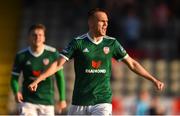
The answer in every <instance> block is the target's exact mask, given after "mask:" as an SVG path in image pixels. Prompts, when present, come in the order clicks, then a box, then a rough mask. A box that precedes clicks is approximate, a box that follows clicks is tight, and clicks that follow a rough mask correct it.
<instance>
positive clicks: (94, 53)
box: [78, 44, 112, 59]
mask: <svg viewBox="0 0 180 116" xmlns="http://www.w3.org/2000/svg"><path fill="white" fill-rule="evenodd" d="M78 53H79V55H78V56H81V57H82V58H85V59H108V58H110V57H111V55H112V48H111V46H109V45H104V44H100V45H93V44H91V45H83V46H81V47H80V48H79V49H78Z"/></svg>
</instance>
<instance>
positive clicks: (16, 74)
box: [11, 72, 20, 76]
mask: <svg viewBox="0 0 180 116" xmlns="http://www.w3.org/2000/svg"><path fill="white" fill-rule="evenodd" d="M11 74H12V75H15V76H19V75H20V73H16V72H11Z"/></svg>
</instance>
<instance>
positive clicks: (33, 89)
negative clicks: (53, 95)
mask: <svg viewBox="0 0 180 116" xmlns="http://www.w3.org/2000/svg"><path fill="white" fill-rule="evenodd" d="M37 87H38V85H37V84H36V83H35V82H33V83H31V84H30V85H29V86H28V88H29V90H30V91H32V92H35V91H36V89H37Z"/></svg>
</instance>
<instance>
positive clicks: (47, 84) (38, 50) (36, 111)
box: [11, 24, 66, 116]
mask: <svg viewBox="0 0 180 116" xmlns="http://www.w3.org/2000/svg"><path fill="white" fill-rule="evenodd" d="M45 31H46V28H45V26H44V25H43V24H35V25H32V26H31V27H30V28H29V31H28V40H29V47H28V48H26V49H23V50H21V51H19V52H18V53H17V54H16V58H15V61H14V66H13V69H12V78H11V88H12V90H13V93H14V95H15V99H16V101H17V102H18V103H20V114H21V115H28V116H30V115H31V116H36V115H47V116H53V115H54V114H55V113H54V80H53V78H47V79H45V80H43V81H42V82H41V83H40V84H39V88H38V89H37V91H36V92H31V91H30V90H29V89H28V85H29V84H30V83H32V82H33V81H34V80H36V79H37V78H38V76H39V75H40V74H41V73H42V72H43V71H44V70H46V69H47V68H48V67H49V66H50V64H51V63H52V62H54V61H55V60H56V59H57V58H58V57H59V52H58V51H57V50H56V49H55V48H53V47H51V46H47V45H45V43H44V42H45ZM20 73H22V74H23V83H22V92H21V91H20V89H19V84H18V80H19V77H20ZM51 77H52V76H51ZM55 77H56V82H57V87H58V91H59V97H60V99H59V102H58V103H57V107H58V108H59V110H60V111H61V110H62V109H64V108H66V101H65V81H64V73H63V69H62V68H61V69H58V70H57V71H56V72H55Z"/></svg>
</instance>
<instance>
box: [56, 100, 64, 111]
mask: <svg viewBox="0 0 180 116" xmlns="http://www.w3.org/2000/svg"><path fill="white" fill-rule="evenodd" d="M66 107H67V103H66V101H59V102H58V103H57V104H56V108H57V111H58V113H59V114H61V113H62V110H63V109H65V108H66Z"/></svg>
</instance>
